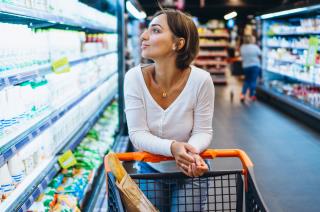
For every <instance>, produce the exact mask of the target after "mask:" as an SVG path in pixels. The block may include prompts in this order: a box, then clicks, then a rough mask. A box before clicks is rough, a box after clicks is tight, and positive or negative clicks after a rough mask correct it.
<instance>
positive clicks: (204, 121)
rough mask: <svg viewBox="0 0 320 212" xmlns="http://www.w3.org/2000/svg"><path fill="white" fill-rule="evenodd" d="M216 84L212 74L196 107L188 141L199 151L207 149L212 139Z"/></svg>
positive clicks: (205, 83)
mask: <svg viewBox="0 0 320 212" xmlns="http://www.w3.org/2000/svg"><path fill="white" fill-rule="evenodd" d="M214 96H215V92H214V85H213V82H212V79H211V77H210V76H208V77H207V79H206V80H205V82H204V83H203V84H202V86H201V88H200V91H199V93H198V99H197V103H196V106H195V109H194V125H193V129H192V134H191V137H190V139H189V141H188V143H189V144H191V145H192V146H193V147H195V148H196V150H197V153H201V152H203V151H204V150H206V149H207V148H208V147H209V145H210V143H211V140H212V132H213V130H212V121H213V111H214Z"/></svg>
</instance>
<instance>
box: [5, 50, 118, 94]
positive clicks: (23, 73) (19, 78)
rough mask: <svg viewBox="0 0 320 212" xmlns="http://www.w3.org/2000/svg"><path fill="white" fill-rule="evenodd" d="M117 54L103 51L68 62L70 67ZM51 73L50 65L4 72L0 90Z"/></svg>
mask: <svg viewBox="0 0 320 212" xmlns="http://www.w3.org/2000/svg"><path fill="white" fill-rule="evenodd" d="M112 53H117V52H116V51H110V50H108V51H104V52H100V53H98V54H94V55H92V54H91V55H83V56H82V57H78V58H75V59H72V60H71V61H69V64H70V65H71V66H75V65H77V64H79V63H84V62H87V61H89V60H92V59H96V58H98V57H102V56H106V55H108V54H112ZM50 73H53V72H52V68H51V64H46V65H41V66H37V67H32V68H27V69H19V70H17V71H5V72H2V73H0V90H1V89H2V88H4V87H6V86H11V85H16V84H19V83H22V82H25V81H28V80H32V79H34V78H36V77H39V76H45V75H47V74H50Z"/></svg>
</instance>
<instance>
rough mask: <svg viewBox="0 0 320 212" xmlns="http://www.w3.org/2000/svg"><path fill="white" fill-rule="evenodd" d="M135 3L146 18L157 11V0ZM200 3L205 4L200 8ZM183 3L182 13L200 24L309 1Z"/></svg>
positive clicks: (207, 0)
mask: <svg viewBox="0 0 320 212" xmlns="http://www.w3.org/2000/svg"><path fill="white" fill-rule="evenodd" d="M136 1H138V2H139V3H140V5H141V7H142V8H143V10H144V11H145V12H146V13H147V15H148V16H150V15H152V14H153V13H154V12H156V11H157V10H158V9H159V7H158V5H157V0H136ZM174 1H176V0H159V2H162V3H164V2H174ZM200 1H204V2H205V6H204V7H202V8H201V7H200ZM184 2H185V4H184V11H186V12H188V13H190V14H191V15H193V16H197V17H198V18H199V19H200V21H201V22H206V21H207V20H209V19H223V16H224V15H225V14H226V13H229V12H231V11H236V12H237V13H238V17H237V19H246V18H247V17H248V15H258V14H261V13H265V12H267V11H270V10H272V9H274V8H277V7H284V6H286V5H292V4H305V3H306V2H310V0H309V1H302V0H184Z"/></svg>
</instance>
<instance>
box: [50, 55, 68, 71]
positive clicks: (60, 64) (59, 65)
mask: <svg viewBox="0 0 320 212" xmlns="http://www.w3.org/2000/svg"><path fill="white" fill-rule="evenodd" d="M52 71H53V72H54V73H56V74H62V73H66V72H70V64H69V61H68V58H67V57H63V58H61V59H59V60H56V61H54V62H52Z"/></svg>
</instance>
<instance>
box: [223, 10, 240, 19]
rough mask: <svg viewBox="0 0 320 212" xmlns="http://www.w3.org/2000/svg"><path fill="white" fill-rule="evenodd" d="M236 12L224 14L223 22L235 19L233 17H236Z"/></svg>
mask: <svg viewBox="0 0 320 212" xmlns="http://www.w3.org/2000/svg"><path fill="white" fill-rule="evenodd" d="M237 15H238V14H237V12H236V11H233V12H231V13H228V14H226V15H225V16H224V19H225V20H229V19H232V18H235V17H237Z"/></svg>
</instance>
